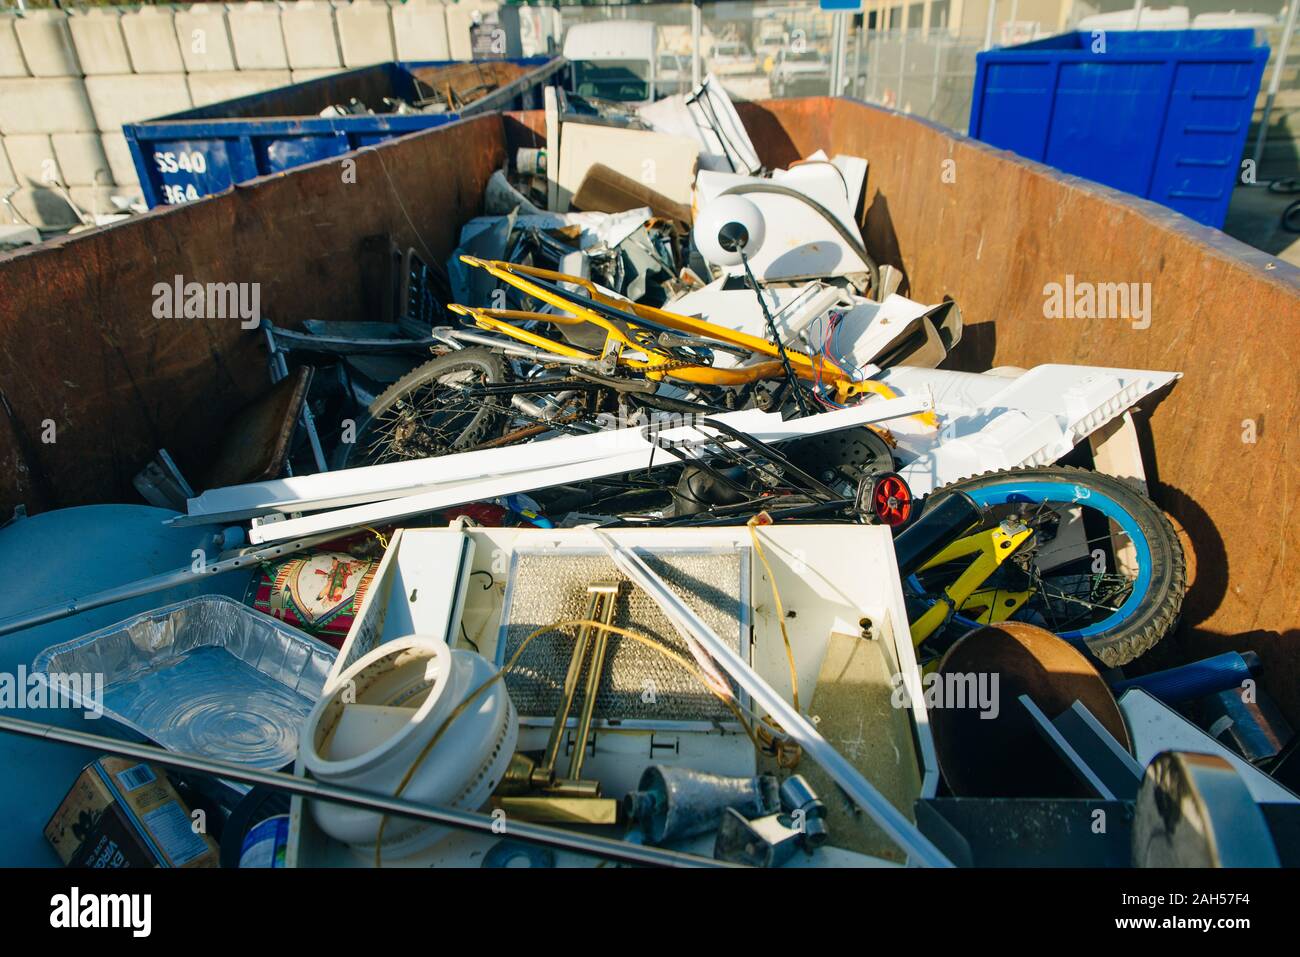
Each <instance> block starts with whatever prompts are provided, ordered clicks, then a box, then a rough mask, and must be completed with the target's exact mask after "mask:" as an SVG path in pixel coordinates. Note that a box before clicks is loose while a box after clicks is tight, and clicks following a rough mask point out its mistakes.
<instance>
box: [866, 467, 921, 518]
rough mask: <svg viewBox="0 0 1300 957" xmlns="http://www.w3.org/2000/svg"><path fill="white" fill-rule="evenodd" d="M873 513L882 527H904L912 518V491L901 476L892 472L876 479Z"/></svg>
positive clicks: (872, 490)
mask: <svg viewBox="0 0 1300 957" xmlns="http://www.w3.org/2000/svg"><path fill="white" fill-rule="evenodd" d="M871 511H872V514H874V515H875V516H876V521H878V522H880V523H881V524H882V525H890V526H898V525H903V524H905V523H906V522H907V520H908V519H909V518H911V517H912V490H911V489H910V488H908V486H907V483H906V482H905V481H903V479H902V477H901V476H898V475H895V474H894V473H893V472H890V473H889V474H887V475H882V476H880V477H879V478H878V479H876V484H875V485H874V486H873V487H872V489H871Z"/></svg>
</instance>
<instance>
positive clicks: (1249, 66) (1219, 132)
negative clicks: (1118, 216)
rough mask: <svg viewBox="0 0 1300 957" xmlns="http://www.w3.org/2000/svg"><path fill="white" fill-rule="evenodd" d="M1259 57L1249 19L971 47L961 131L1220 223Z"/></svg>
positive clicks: (1262, 52)
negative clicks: (1240, 25) (1237, 26)
mask: <svg viewBox="0 0 1300 957" xmlns="http://www.w3.org/2000/svg"><path fill="white" fill-rule="evenodd" d="M1267 59H1268V47H1267V46H1262V45H1261V46H1256V45H1255V32H1254V31H1253V30H1128V31H1114V30H1107V31H1104V32H1102V31H1098V32H1095V33H1087V32H1079V33H1067V34H1062V35H1060V36H1055V37H1048V38H1046V39H1043V40H1036V41H1034V42H1032V43H1025V44H1022V45H1020V46H1015V47H1008V48H1006V49H1002V50H990V51H988V52H987V53H981V54H979V55H978V56H977V57H976V70H975V89H974V93H973V95H972V98H971V117H970V135H971V136H973V137H974V138H975V139H978V140H983V141H984V142H985V143H989V144H990V145H992V146H998V147H1002V148H1003V149H1008V150H1011V151H1013V152H1015V153H1019V154H1020V155H1021V156H1027V157H1029V158H1030V159H1035V160H1039V161H1041V162H1043V163H1047V164H1048V165H1050V166H1055V167H1057V168H1058V169H1060V170H1063V171H1065V172H1067V173H1074V174H1076V175H1078V176H1084V177H1087V178H1088V179H1091V180H1096V181H1097V182H1099V183H1105V184H1106V185H1107V186H1114V187H1115V188H1116V189H1122V190H1124V191H1126V192H1129V193H1135V194H1137V195H1138V196H1144V197H1146V198H1147V199H1150V200H1154V201H1155V202H1157V203H1161V204H1163V205H1165V206H1168V207H1170V208H1172V209H1176V210H1178V211H1179V212H1180V213H1184V214H1185V215H1187V216H1189V217H1191V218H1192V219H1194V220H1196V221H1197V222H1200V223H1204V224H1206V225H1207V226H1213V227H1215V228H1220V227H1222V226H1223V220H1224V217H1225V216H1226V215H1227V212H1228V202H1229V200H1230V199H1231V197H1232V189H1233V186H1234V185H1235V184H1236V182H1237V179H1238V176H1239V173H1240V170H1241V159H1242V150H1243V148H1244V146H1245V142H1246V133H1247V130H1248V128H1249V126H1250V118H1251V113H1252V111H1253V110H1254V105H1255V96H1256V94H1257V93H1258V91H1259V82H1260V77H1261V76H1262V74H1263V72H1264V64H1265V62H1266V61H1267Z"/></svg>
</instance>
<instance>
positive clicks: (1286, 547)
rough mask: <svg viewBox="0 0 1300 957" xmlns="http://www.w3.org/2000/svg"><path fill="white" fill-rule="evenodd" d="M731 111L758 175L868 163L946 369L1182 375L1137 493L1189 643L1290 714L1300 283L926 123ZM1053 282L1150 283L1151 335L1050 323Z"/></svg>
mask: <svg viewBox="0 0 1300 957" xmlns="http://www.w3.org/2000/svg"><path fill="white" fill-rule="evenodd" d="M740 113H741V117H742V119H743V120H744V122H745V124H746V127H747V128H748V129H749V130H750V132H751V135H752V136H753V138H754V140H755V144H756V146H757V147H758V149H759V153H760V155H761V156H762V157H763V159H764V161H765V162H766V163H767V164H768V165H784V164H786V163H789V162H791V161H792V160H794V159H796V158H799V157H802V156H807V155H808V154H810V153H811V152H813V151H814V150H816V149H819V148H820V149H824V150H825V151H826V152H827V153H828V154H830V155H834V154H836V153H851V154H855V155H858V156H862V157H865V158H866V159H867V160H868V162H869V164H870V166H869V170H868V174H867V190H866V196H865V198H864V202H863V206H864V209H865V217H866V220H865V222H866V227H865V230H864V232H865V237H866V240H867V247H868V249H869V251H870V252H871V253H872V254H873V255H874V256H875V257H876V258H877V259H878V260H879V261H881V262H882V263H891V264H893V265H895V266H898V267H899V268H901V269H902V270H903V272H904V273H905V274H906V277H907V281H908V287H906V288H905V290H904V291H905V292H907V293H908V294H909V295H911V296H913V297H914V298H917V299H920V300H921V301H924V302H937V301H939V299H940V298H942V297H943V296H944V295H950V296H952V297H953V298H954V299H955V300H957V302H958V304H959V305H960V306H961V309H962V313H963V316H964V318H965V322H966V329H965V334H964V337H963V339H962V342H961V345H960V346H958V348H957V349H956V350H955V352H954V356H953V359H954V360H955V363H954V367H955V368H964V369H968V370H970V371H983V370H985V369H988V368H991V367H993V366H1002V365H1011V366H1023V367H1028V366H1033V365H1038V364H1040V363H1079V364H1084V365H1098V366H1123V367H1131V368H1146V369H1161V370H1176V371H1180V372H1182V373H1184V377H1183V378H1182V379H1181V380H1179V381H1178V382H1177V383H1175V384H1174V386H1173V387H1172V389H1170V390H1167V392H1166V393H1163V394H1158V395H1156V396H1154V397H1153V398H1152V399H1149V400H1147V401H1146V402H1145V403H1143V405H1144V408H1143V410H1142V414H1141V415H1140V416H1139V417H1138V419H1139V425H1140V435H1141V438H1142V441H1143V444H1144V449H1143V453H1144V458H1145V462H1146V465H1147V470H1148V479H1149V480H1150V485H1151V494H1152V496H1153V497H1154V498H1155V500H1156V501H1157V502H1158V503H1159V504H1160V505H1161V506H1162V507H1163V508H1164V509H1165V510H1166V512H1167V513H1168V514H1169V515H1170V516H1171V517H1172V518H1173V519H1174V520H1175V523H1176V524H1177V525H1180V526H1181V529H1182V532H1183V534H1184V536H1185V545H1186V546H1187V550H1188V553H1189V554H1188V558H1189V568H1188V572H1189V578H1190V579H1191V580H1192V587H1191V590H1190V592H1189V594H1188V597H1187V602H1186V605H1185V606H1184V608H1185V610H1184V624H1185V626H1187V629H1186V632H1187V635H1188V636H1189V638H1190V640H1192V641H1193V642H1194V643H1195V646H1196V649H1197V650H1198V651H1201V652H1204V653H1213V652H1217V651H1219V650H1225V649H1227V648H1229V647H1237V648H1254V649H1255V650H1257V651H1259V652H1260V653H1261V655H1262V656H1263V658H1264V662H1265V666H1266V671H1267V672H1268V673H1271V674H1272V676H1273V680H1272V681H1270V682H1269V686H1270V687H1271V688H1272V689H1274V691H1275V694H1277V695H1278V696H1279V697H1281V698H1282V699H1284V701H1285V703H1287V704H1288V705H1289V706H1290V707H1289V708H1288V710H1289V711H1290V712H1291V714H1293V715H1300V680H1297V679H1300V572H1297V570H1296V566H1297V559H1300V521H1297V515H1296V513H1297V511H1300V501H1298V498H1297V497H1298V496H1300V464H1298V463H1300V427H1298V426H1297V424H1296V421H1295V416H1296V415H1297V409H1300V372H1298V370H1300V270H1297V269H1295V268H1294V267H1292V266H1289V265H1287V264H1286V263H1283V262H1281V261H1280V260H1276V259H1274V258H1273V257H1271V256H1269V255H1267V254H1266V253H1263V252H1260V251H1258V250H1255V249H1252V248H1251V247H1249V246H1246V245H1244V244H1242V243H1240V242H1237V241H1236V240H1234V239H1231V238H1230V237H1228V236H1226V235H1224V234H1223V233H1221V232H1219V231H1217V230H1213V229H1209V228H1207V227H1203V226H1200V225H1197V224H1196V223H1193V222H1191V221H1190V220H1188V219H1186V218H1185V217H1183V216H1180V215H1179V214H1177V213H1174V212H1172V211H1170V210H1167V209H1165V208H1164V207H1161V206H1157V205H1155V204H1154V203H1150V202H1147V201H1145V200H1142V199H1138V198H1136V197H1132V196H1129V195H1127V194H1125V193H1120V192H1118V191H1116V190H1113V189H1109V188H1107V187H1104V186H1100V185H1098V184H1095V183H1091V182H1088V181H1086V180H1082V179H1079V178H1078V177H1074V176H1068V175H1065V174H1063V173H1059V172H1057V171H1055V170H1052V169H1050V168H1048V167H1046V166H1042V165H1040V164H1038V163H1035V162H1032V161H1030V160H1025V159H1022V158H1020V157H1017V156H1014V155H1012V154H1011V153H1007V152H1004V151H1001V150H996V149H993V148H992V147H989V146H986V145H985V144H983V143H978V142H976V141H974V140H970V139H967V138H966V137H963V136H959V135H957V134H954V133H952V132H951V131H950V130H946V129H943V128H941V127H938V126H935V125H933V124H931V123H928V122H926V121H924V120H918V119H914V118H911V117H907V116H903V115H901V114H898V113H893V112H891V111H888V110H884V109H880V108H877V107H873V106H868V105H866V104H863V103H858V102H854V101H849V100H831V99H829V98H825V97H818V98H811V99H802V100H788V101H769V102H767V103H763V104H741V105H740ZM1067 274H1068V275H1072V276H1073V277H1074V279H1075V282H1076V283H1077V282H1092V283H1107V282H1137V283H1150V284H1151V285H1150V303H1151V309H1150V326H1149V328H1145V329H1141V328H1135V327H1134V323H1133V322H1130V321H1127V320H1125V319H1077V318H1047V317H1046V316H1045V314H1044V302H1045V298H1046V296H1045V292H1044V289H1045V287H1046V286H1047V285H1048V284H1049V283H1060V284H1064V282H1065V277H1066V276H1067ZM1252 432H1253V435H1252ZM1252 437H1253V439H1254V441H1253V442H1252V441H1249V439H1250V438H1252ZM1228 636H1233V637H1228Z"/></svg>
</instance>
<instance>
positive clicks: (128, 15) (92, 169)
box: [0, 0, 496, 227]
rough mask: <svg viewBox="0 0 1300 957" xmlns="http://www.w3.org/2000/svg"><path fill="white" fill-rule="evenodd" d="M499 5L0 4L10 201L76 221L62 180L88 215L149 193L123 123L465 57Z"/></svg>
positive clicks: (3, 157)
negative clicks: (396, 65)
mask: <svg viewBox="0 0 1300 957" xmlns="http://www.w3.org/2000/svg"><path fill="white" fill-rule="evenodd" d="M495 9H496V4H495V3H494V2H492V0H463V2H461V3H458V4H451V5H446V6H444V5H443V4H442V3H440V2H437V0H406V2H397V0H298V2H295V3H279V2H274V0H249V2H241V3H229V4H224V3H194V4H191V5H175V6H167V5H150V6H144V7H123V8H114V7H93V8H73V9H71V10H69V11H67V12H65V11H63V10H56V9H39V10H28V11H27V12H26V13H25V14H22V15H19V14H17V13H14V12H8V11H6V12H0V193H3V192H8V191H9V190H11V189H12V188H13V187H15V186H16V187H18V192H17V193H15V194H14V195H13V196H12V197H11V202H12V203H13V205H14V206H15V207H17V208H18V209H19V210H20V211H21V212H23V214H24V215H29V216H30V217H33V218H30V222H32V224H34V225H38V226H50V227H54V226H64V225H75V223H76V222H77V218H76V215H75V213H73V212H72V211H71V210H70V209H69V208H68V204H67V202H66V201H65V200H64V199H63V198H62V197H63V192H64V191H63V190H62V189H61V188H56V187H60V186H63V187H67V188H68V189H67V192H68V193H70V194H71V195H72V197H73V199H74V201H75V202H77V203H78V204H80V205H82V208H83V209H84V210H86V211H88V212H93V211H110V210H111V209H112V202H111V196H112V195H114V194H116V195H119V196H127V197H130V198H133V199H135V198H139V196H140V190H139V183H138V181H137V179H136V172H135V165H134V163H133V161H132V159H131V155H130V150H129V148H128V147H127V145H126V138H125V136H123V134H122V129H121V127H122V124H123V123H129V122H134V121H138V120H145V119H151V118H154V117H159V116H165V115H167V114H170V113H176V112H179V111H182V110H185V109H189V108H190V107H191V106H206V105H209V104H211V103H216V102H220V101H222V100H227V99H231V98H233V97H236V96H246V95H248V94H253V93H260V92H263V91H265V90H269V89H273V88H275V87H278V86H284V85H285V84H288V83H296V82H300V81H302V80H308V79H315V78H317V77H320V76H325V75H327V74H329V73H333V72H336V71H338V70H341V69H350V68H353V67H360V66H368V65H370V64H373V63H381V62H384V61H386V60H394V59H402V60H444V59H456V60H468V59H470V58H471V46H470V27H471V26H472V24H473V23H474V19H475V13H476V12H482V13H490V12H491V11H493V10H495ZM51 180H53V182H52V181H51ZM82 200H85V201H86V202H85V203H82ZM87 204H89V205H87ZM92 207H94V208H92ZM101 207H102V208H101ZM8 218H9V214H8V211H7V209H6V208H5V207H4V206H0V222H4V221H7V219H8Z"/></svg>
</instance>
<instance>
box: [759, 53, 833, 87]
mask: <svg viewBox="0 0 1300 957" xmlns="http://www.w3.org/2000/svg"><path fill="white" fill-rule="evenodd" d="M830 82H831V65H830V60H829V59H828V58H827V56H826V54H824V53H822V52H820V51H818V50H801V51H799V52H797V53H796V52H794V51H791V50H781V51H780V52H779V53H777V55H776V62H775V63H774V64H773V66H772V75H771V84H772V95H773V96H810V95H814V94H819V93H823V94H824V93H826V91H827V89H828V88H829V86H830Z"/></svg>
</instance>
